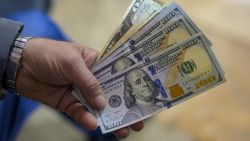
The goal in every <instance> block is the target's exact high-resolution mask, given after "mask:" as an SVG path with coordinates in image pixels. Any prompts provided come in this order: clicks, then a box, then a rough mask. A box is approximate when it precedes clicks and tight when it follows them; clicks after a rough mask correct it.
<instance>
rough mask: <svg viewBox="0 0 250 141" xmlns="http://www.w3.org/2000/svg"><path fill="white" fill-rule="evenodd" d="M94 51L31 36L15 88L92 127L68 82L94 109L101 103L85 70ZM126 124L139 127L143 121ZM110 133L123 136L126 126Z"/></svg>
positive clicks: (100, 95)
mask: <svg viewBox="0 0 250 141" xmlns="http://www.w3.org/2000/svg"><path fill="white" fill-rule="evenodd" d="M97 55H98V52H97V51H96V50H93V49H91V48H88V47H82V46H80V45H78V44H74V43H68V42H59V41H54V40H49V39H41V38H34V39H31V40H30V41H28V42H27V44H26V47H25V49H24V51H23V55H22V60H21V61H22V62H21V67H20V69H19V71H18V75H17V80H16V90H17V92H18V93H19V94H20V95H22V96H25V97H27V98H30V99H33V100H36V101H39V102H41V103H44V104H46V105H48V106H50V107H52V108H54V109H57V110H60V111H63V112H65V113H67V114H68V115H70V116H71V117H72V118H73V119H74V120H75V121H77V122H78V123H79V124H80V125H82V126H83V127H85V128H87V129H89V130H95V129H96V128H97V121H96V119H95V117H94V116H93V115H91V114H90V113H89V112H88V111H87V110H86V109H85V108H84V107H83V106H82V105H81V104H80V103H79V102H78V101H77V99H76V98H74V97H73V96H72V95H71V91H72V89H73V88H72V86H73V85H74V86H76V87H77V88H78V89H79V90H80V91H81V93H82V95H83V97H84V98H85V99H86V101H87V102H88V103H89V104H90V105H91V106H92V107H93V108H95V109H97V110H100V109H102V108H103V107H104V106H105V99H104V97H103V92H102V89H101V88H100V86H99V84H98V80H97V79H96V78H95V77H94V76H93V74H92V73H91V71H90V70H89V68H90V67H91V66H92V64H93V63H94V61H95V59H96V57H97ZM130 127H131V128H132V129H133V130H135V131H140V130H141V129H142V128H143V122H139V123H136V124H134V125H132V126H130ZM114 134H115V135H116V136H117V137H120V138H125V137H127V136H128V134H129V128H128V127H127V128H123V129H120V130H117V131H115V132H114Z"/></svg>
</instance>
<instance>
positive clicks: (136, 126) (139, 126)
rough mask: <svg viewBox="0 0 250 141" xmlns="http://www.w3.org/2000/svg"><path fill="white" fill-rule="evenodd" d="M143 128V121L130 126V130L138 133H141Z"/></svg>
mask: <svg viewBox="0 0 250 141" xmlns="http://www.w3.org/2000/svg"><path fill="white" fill-rule="evenodd" d="M143 127H144V122H143V121H139V122H137V123H135V124H132V125H130V128H131V129H132V130H134V131H136V132H138V131H141V130H142V129H143Z"/></svg>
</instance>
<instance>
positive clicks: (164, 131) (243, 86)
mask: <svg viewBox="0 0 250 141" xmlns="http://www.w3.org/2000/svg"><path fill="white" fill-rule="evenodd" d="M165 1H166V0H165ZM176 1H177V2H178V3H179V4H180V5H181V6H182V7H183V9H184V10H185V11H186V12H187V13H188V14H189V16H190V17H191V18H192V19H193V20H194V21H195V23H197V25H199V27H200V28H201V29H202V30H203V31H204V33H205V34H206V35H207V36H208V38H209V39H210V40H211V41H212V42H213V51H214V52H215V54H216V56H217V58H218V60H219V62H220V63H221V65H222V67H223V68H224V71H225V73H226V74H225V75H226V79H227V82H226V83H225V84H223V85H220V86H219V87H216V88H214V89H212V90H209V91H208V92H205V93H203V94H202V95H199V96H196V97H194V98H192V99H190V100H188V101H186V102H184V103H182V104H180V105H178V106H176V107H173V108H172V109H170V110H166V111H164V112H162V113H160V114H158V115H157V116H155V117H153V118H151V119H150V120H147V121H146V123H145V128H144V130H143V131H142V132H139V133H134V132H132V134H131V136H129V137H128V138H127V139H125V141H135V140H140V141H152V140H155V141H249V140H250V76H249V72H250V32H249V31H250V25H249V23H250V1H249V0H176ZM130 2H131V1H130V0H71V1H70V0H55V1H54V2H53V6H52V7H51V8H52V9H51V11H50V15H51V17H52V18H53V19H54V20H55V21H56V23H57V24H58V25H60V27H61V28H62V29H63V30H64V32H65V33H66V34H67V35H68V37H70V38H71V39H72V40H74V41H76V42H78V43H81V44H83V45H87V46H91V47H93V48H95V49H97V50H101V48H103V47H104V44H105V43H106V41H107V40H108V39H109V36H110V35H111V34H112V32H113V31H114V30H115V28H116V27H117V26H118V25H119V24H120V22H121V18H122V15H123V13H124V12H125V11H126V9H127V7H128V5H129V3H130ZM33 140H36V141H45V140H46V141H69V140H72V141H84V140H87V137H86V135H84V133H82V132H80V131H79V130H78V129H77V128H75V127H74V126H73V125H72V124H71V123H69V122H67V121H66V120H65V119H64V118H62V117H61V116H60V115H58V113H57V112H55V111H53V110H51V109H50V108H47V107H43V106H42V107H40V108H39V109H38V110H36V111H35V112H34V113H33V114H32V116H31V117H30V118H29V119H28V121H27V123H26V124H25V126H24V127H23V129H22V131H21V133H20V134H19V136H18V141H33Z"/></svg>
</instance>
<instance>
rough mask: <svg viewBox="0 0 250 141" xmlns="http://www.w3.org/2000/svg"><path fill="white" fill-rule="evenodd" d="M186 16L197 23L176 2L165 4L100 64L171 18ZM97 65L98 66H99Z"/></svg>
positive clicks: (115, 47) (124, 38)
mask: <svg viewBox="0 0 250 141" xmlns="http://www.w3.org/2000/svg"><path fill="white" fill-rule="evenodd" d="M178 16H184V17H185V18H186V20H187V21H188V23H190V25H195V24H194V22H193V21H192V20H191V19H190V18H189V17H188V15H187V14H186V13H185V12H184V11H183V9H182V8H181V7H180V6H179V5H178V4H176V3H174V2H173V3H171V4H169V5H168V6H165V7H164V8H163V9H162V10H161V12H160V13H159V14H157V15H156V16H154V17H153V18H152V19H151V20H149V21H148V22H147V23H145V24H144V25H143V26H142V27H140V28H139V29H137V28H136V29H137V30H134V31H133V32H130V33H129V35H125V37H123V38H122V39H121V40H122V41H119V42H118V43H117V44H116V45H115V46H114V47H112V50H110V51H109V53H107V56H108V58H105V57H103V58H102V59H100V60H99V62H98V65H99V64H101V63H102V62H104V61H106V62H107V61H108V59H112V58H113V57H114V56H116V55H117V54H120V53H121V51H123V50H124V49H125V48H127V47H128V46H130V45H131V44H136V43H138V42H140V41H141V40H143V39H145V38H147V37H148V36H150V35H151V34H152V33H154V32H156V31H158V30H159V29H161V27H162V26H164V25H165V24H167V23H168V22H169V21H170V20H171V19H173V18H175V17H178ZM195 28H196V30H199V28H198V27H197V26H195ZM98 65H96V66H98Z"/></svg>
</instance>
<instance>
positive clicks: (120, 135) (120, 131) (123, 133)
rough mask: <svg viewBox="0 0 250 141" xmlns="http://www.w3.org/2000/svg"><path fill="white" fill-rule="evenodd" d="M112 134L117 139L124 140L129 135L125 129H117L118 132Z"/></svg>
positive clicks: (126, 128) (127, 129)
mask: <svg viewBox="0 0 250 141" xmlns="http://www.w3.org/2000/svg"><path fill="white" fill-rule="evenodd" d="M113 134H114V135H115V136H116V137H117V138H121V139H124V138H126V137H128V135H129V128H128V127H125V128H121V129H118V130H116V131H114V132H113Z"/></svg>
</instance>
